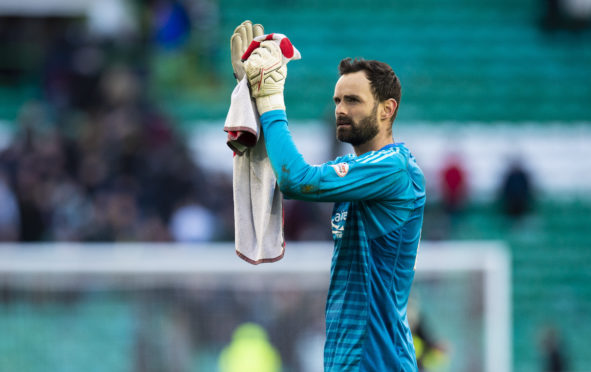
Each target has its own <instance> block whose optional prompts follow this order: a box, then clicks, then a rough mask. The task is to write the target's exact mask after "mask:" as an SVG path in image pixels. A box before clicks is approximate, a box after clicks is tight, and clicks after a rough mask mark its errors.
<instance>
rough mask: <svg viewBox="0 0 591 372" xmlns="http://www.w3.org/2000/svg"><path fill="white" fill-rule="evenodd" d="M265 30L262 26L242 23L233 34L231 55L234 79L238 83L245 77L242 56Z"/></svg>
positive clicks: (246, 22)
mask: <svg viewBox="0 0 591 372" xmlns="http://www.w3.org/2000/svg"><path fill="white" fill-rule="evenodd" d="M264 31H265V29H264V28H263V26H262V25H260V24H255V25H253V24H252V22H250V21H244V22H242V23H241V24H240V25H239V26H238V27H236V29H235V30H234V33H233V34H232V37H231V39H230V54H231V58H232V68H233V69H234V77H235V78H236V81H238V82H240V80H242V78H243V77H244V75H245V72H244V64H243V62H242V60H241V57H242V55H243V54H244V52H246V49H247V48H248V46H249V45H250V43H251V42H252V39H254V38H255V37H257V36H260V35H263V34H264Z"/></svg>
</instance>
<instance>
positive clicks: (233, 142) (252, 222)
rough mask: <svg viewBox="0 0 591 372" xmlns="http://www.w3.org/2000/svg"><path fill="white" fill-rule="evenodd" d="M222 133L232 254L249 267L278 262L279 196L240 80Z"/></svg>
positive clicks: (254, 114)
mask: <svg viewBox="0 0 591 372" xmlns="http://www.w3.org/2000/svg"><path fill="white" fill-rule="evenodd" d="M224 130H225V131H226V132H228V142H227V143H228V146H230V148H232V149H233V150H234V151H235V152H236V154H235V156H234V179H233V187H234V238H235V247H236V253H237V254H238V256H239V257H240V258H242V259H243V260H245V261H246V262H249V263H251V264H254V265H257V264H259V263H263V262H274V261H278V260H280V259H281V258H282V257H283V253H284V251H285V240H284V237H283V196H282V194H281V192H280V191H279V186H278V185H277V179H276V178H275V174H274V173H273V169H272V168H271V163H270V162H269V158H268V157H267V149H266V148H265V141H264V138H263V135H262V131H261V125H260V122H259V115H258V113H257V112H256V108H255V104H254V102H253V101H252V99H251V98H250V93H249V91H248V84H247V82H246V78H244V79H243V80H242V81H241V82H240V83H239V84H238V85H237V86H236V88H234V91H233V92H232V100H231V103H230V110H229V111H228V116H227V117H226V123H225V125H224ZM253 141H254V143H253Z"/></svg>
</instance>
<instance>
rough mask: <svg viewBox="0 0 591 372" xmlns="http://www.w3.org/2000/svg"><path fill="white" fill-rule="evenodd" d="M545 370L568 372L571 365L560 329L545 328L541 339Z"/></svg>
mask: <svg viewBox="0 0 591 372" xmlns="http://www.w3.org/2000/svg"><path fill="white" fill-rule="evenodd" d="M540 351H541V354H542V364H543V369H542V371H543V372H567V371H569V365H568V361H567V359H568V358H567V354H566V351H565V347H564V344H563V342H562V340H561V339H560V335H559V333H558V330H557V329H556V328H554V327H551V326H549V327H547V328H546V329H544V330H543V332H542V336H541V340H540Z"/></svg>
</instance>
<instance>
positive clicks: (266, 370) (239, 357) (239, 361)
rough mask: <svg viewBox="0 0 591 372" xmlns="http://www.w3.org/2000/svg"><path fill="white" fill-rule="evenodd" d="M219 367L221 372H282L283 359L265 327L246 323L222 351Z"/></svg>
mask: <svg viewBox="0 0 591 372" xmlns="http://www.w3.org/2000/svg"><path fill="white" fill-rule="evenodd" d="M218 366H219V371H220V372H281V357H280V356H279V353H278V352H277V350H275V348H274V347H273V345H272V344H271V343H270V342H269V339H268V336H267V332H266V331H265V329H264V328H263V327H261V326H259V325H258V324H255V323H244V324H242V325H240V326H239V327H238V328H236V330H235V331H234V333H233V334H232V342H231V343H230V344H229V345H228V346H227V347H225V348H224V350H222V353H221V354H220V358H219V365H218Z"/></svg>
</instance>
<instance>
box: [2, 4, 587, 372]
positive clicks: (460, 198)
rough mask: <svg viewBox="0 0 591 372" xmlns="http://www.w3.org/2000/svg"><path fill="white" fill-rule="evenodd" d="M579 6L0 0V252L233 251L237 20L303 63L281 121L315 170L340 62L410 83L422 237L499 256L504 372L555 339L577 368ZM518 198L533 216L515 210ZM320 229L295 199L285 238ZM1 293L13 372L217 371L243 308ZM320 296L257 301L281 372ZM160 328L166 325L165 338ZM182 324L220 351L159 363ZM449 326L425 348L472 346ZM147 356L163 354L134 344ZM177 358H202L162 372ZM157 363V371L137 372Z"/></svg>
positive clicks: (201, 349)
mask: <svg viewBox="0 0 591 372" xmlns="http://www.w3.org/2000/svg"><path fill="white" fill-rule="evenodd" d="M589 8H590V5H589V2H588V1H566V0H565V1H533V0H523V1H509V0H495V1H492V0H482V1H468V0H446V1H434V0H418V1H414V2H412V3H408V2H387V3H385V2H378V1H349V0H347V1H332V0H330V1H314V0H303V1H298V0H290V1H283V2H273V1H259V2H256V3H250V2H243V1H237V0H219V1H213V0H201V1H191V2H189V1H186V2H183V1H178V2H175V1H172V0H171V1H165V0H163V1H156V0H154V1H132V0H129V1H124V0H121V1H119V0H109V1H101V2H92V1H86V0H52V1H44V2H39V1H34V0H21V1H19V2H12V1H0V121H1V124H2V125H1V126H0V129H1V136H0V140H1V141H0V143H1V144H2V149H3V150H2V154H1V156H0V163H1V166H2V167H1V169H0V180H1V182H0V199H1V200H2V209H3V211H2V213H1V216H0V224H1V225H0V235H1V237H2V240H3V241H6V242H7V243H6V245H5V248H2V249H14V245H13V244H11V242H17V243H22V244H21V245H19V247H21V248H22V249H30V247H31V245H30V243H35V242H43V243H54V242H55V243H58V244H59V243H60V242H115V243H124V242H145V243H153V242H159V243H164V244H165V245H166V244H167V243H170V242H174V241H182V242H228V241H231V240H232V237H233V230H232V229H233V218H232V204H231V199H230V198H229V195H231V178H230V175H231V154H230V153H229V150H227V148H226V147H225V144H224V141H225V137H224V133H223V132H222V130H221V128H222V126H223V119H224V116H225V112H226V110H227V107H228V102H229V95H230V93H231V90H232V88H233V85H234V81H233V78H232V76H231V67H230V64H229V50H228V46H229V42H228V41H229V36H230V35H231V33H232V31H233V29H234V27H235V26H236V25H237V24H239V23H240V22H242V21H243V20H244V19H252V20H254V21H255V22H259V23H262V24H264V25H265V27H266V30H267V31H278V32H282V33H285V34H287V35H288V36H289V37H290V38H291V40H292V41H293V43H294V44H295V45H296V46H297V47H298V48H299V49H300V51H301V52H302V55H303V59H302V61H298V62H294V63H292V64H290V70H289V78H288V81H287V85H286V103H287V107H288V116H289V118H290V127H291V128H292V130H293V131H294V133H295V135H296V141H297V143H298V145H299V146H300V147H301V148H302V151H304V153H305V154H306V156H307V159H309V160H310V161H312V162H315V161H323V160H327V159H329V158H331V157H332V156H334V155H336V154H338V153H341V152H343V151H347V148H346V147H342V146H340V145H338V144H337V143H335V141H334V139H333V135H332V126H331V123H332V119H331V116H332V99H331V97H332V96H331V94H332V91H333V86H334V83H335V81H336V79H337V77H338V76H337V74H336V66H337V64H338V62H339V61H340V59H342V58H344V57H357V56H360V57H364V58H368V59H371V58H375V59H380V60H384V61H386V62H388V63H390V64H391V65H392V66H393V67H394V69H395V71H396V72H397V74H398V75H399V76H400V78H401V81H402V83H403V98H402V102H401V108H400V112H399V115H398V118H397V121H396V127H395V129H394V133H395V136H398V135H399V136H400V139H401V140H402V141H405V142H407V143H408V144H409V147H410V148H411V149H412V150H413V152H414V153H415V155H416V156H417V158H418V161H419V163H421V164H422V165H423V167H424V169H425V172H426V175H427V181H428V187H429V191H430V198H429V204H428V208H427V210H426V217H425V228H424V232H423V239H424V240H428V241H458V240H470V241H473V240H485V241H489V240H494V241H502V242H504V243H505V244H506V246H507V247H508V250H509V252H510V254H511V290H512V295H511V302H512V308H511V314H512V330H511V336H512V341H513V345H512V355H513V359H512V367H513V370H514V371H519V372H522V371H523V372H527V371H540V370H544V369H543V368H544V367H543V366H544V363H545V358H546V354H547V351H546V349H547V346H548V345H549V344H551V343H552V342H551V341H549V340H550V339H551V338H552V336H551V335H556V336H557V339H558V349H559V351H560V352H561V353H563V355H564V358H566V360H567V361H568V368H567V369H565V370H568V371H580V372H582V371H589V370H591V357H590V355H589V353H588V352H587V351H588V348H589V345H590V344H591V336H590V335H591V316H590V315H589V314H590V313H591V277H590V273H591V253H590V252H591V251H590V250H591V234H590V233H589V231H590V227H591V200H590V197H589V191H591V162H590V161H589V158H590V155H591V30H590V28H589V25H590V21H589V17H590V14H591V10H590V9H589ZM514 164H517V165H519V166H520V167H521V168H522V170H523V171H524V173H525V174H526V176H527V179H528V180H529V182H530V185H531V188H529V189H527V188H524V187H523V184H522V183H520V184H519V185H518V186H520V187H517V191H514V190H513V188H512V189H511V192H508V193H503V192H502V190H503V182H504V181H505V180H506V178H507V174H508V173H507V172H508V170H509V169H510V168H511V166H512V165H514ZM445 170H447V171H448V172H447V173H445ZM445 174H447V178H446V176H445ZM450 177H451V178H450ZM446 180H447V181H446ZM458 185H460V186H458ZM513 192H515V193H513ZM516 198H517V199H523V198H531V203H529V204H528V205H525V206H521V205H519V203H517V205H515V204H514V203H512V202H514V201H515V199H516ZM507 203H509V204H507ZM507 205H511V206H513V208H514V210H515V208H516V210H517V212H515V213H510V212H508V210H507ZM522 209H523V212H522V213H520V211H521V210H522ZM329 213H330V208H329V207H328V206H326V205H315V204H309V203H294V202H287V203H286V234H287V236H288V238H289V240H290V241H326V240H328V239H329V231H328V216H329ZM24 243H27V244H24ZM157 247H161V246H160V245H157V246H154V249H162V248H157ZM21 248H19V249H21ZM80 249H86V248H85V247H81V248H80ZM287 254H289V244H288V253H287ZM6 283H8V281H4V282H3V287H2V297H0V299H1V305H0V323H1V329H2V332H1V334H0V369H1V370H7V371H12V370H31V371H36V370H48V369H49V370H57V371H60V370H64V371H65V370H80V369H85V370H90V369H91V368H90V367H89V364H92V365H93V367H92V368H93V369H96V370H122V371H123V370H147V371H150V370H154V371H158V370H195V369H196V370H208V369H207V368H210V367H203V366H211V365H216V363H217V354H218V353H219V351H220V349H221V347H222V345H224V344H227V343H228V342H229V341H230V339H229V334H230V333H231V331H232V329H233V328H234V326H235V325H236V322H237V321H236V320H235V319H233V318H232V314H231V311H230V310H228V309H240V308H241V304H242V305H244V302H245V300H244V299H243V298H242V297H243V296H244V295H243V294H240V293H234V292H235V290H232V289H227V288H226V289H224V290H223V291H212V290H209V291H208V290H201V291H198V292H197V293H196V294H195V295H194V296H191V297H190V300H188V299H187V298H188V297H187V294H186V293H185V294H179V293H177V292H174V291H167V290H165V289H161V290H160V291H158V290H155V289H152V291H150V292H146V293H144V292H142V291H132V292H125V291H123V292H115V293H107V294H105V293H102V292H100V291H99V293H94V292H93V293H91V294H84V295H81V294H80V293H78V292H77V291H76V290H71V291H65V292H64V293H60V294H59V295H48V294H47V293H46V292H45V291H44V290H39V289H37V290H35V289H33V290H25V291H22V290H16V289H14V288H12V287H11V286H10V285H9V284H6ZM456 285H458V284H456ZM462 288H464V287H461V286H460V287H454V286H453V285H452V289H449V290H450V291H454V290H455V291H460V292H461V291H462ZM464 289H465V288H464ZM224 291H225V292H224ZM233 291H234V292H233ZM323 295H324V291H323V290H322V288H320V289H315V290H314V291H311V292H309V293H307V292H306V293H299V294H297V295H293V293H291V294H290V292H289V291H285V290H284V292H281V291H280V293H279V294H278V295H277V297H280V298H281V299H283V300H285V301H278V300H277V299H273V298H272V296H267V297H265V296H264V295H262V294H260V296H261V297H260V302H261V303H264V304H267V307H269V308H271V309H272V311H273V312H274V313H275V314H276V319H275V321H274V322H271V323H272V325H273V326H274V327H276V328H275V329H274V328H273V327H272V326H268V327H266V328H267V331H268V332H269V335H270V337H271V341H272V342H273V343H274V344H275V345H276V347H277V348H278V349H279V350H280V351H281V354H282V358H283V359H284V369H285V370H305V367H304V366H302V365H301V364H300V365H299V366H297V363H296V362H294V360H296V359H297V358H296V356H293V355H290V353H293V354H297V353H296V352H295V351H293V350H292V349H289V347H288V346H286V345H285V340H284V338H282V337H281V334H282V333H286V332H288V331H287V330H286V329H289V330H291V331H293V332H295V330H297V329H298V327H304V326H306V327H308V326H309V325H310V323H315V322H316V323H317V322H318V319H317V318H316V317H315V316H317V315H318V314H316V315H314V314H312V315H310V314H307V315H306V316H307V318H306V319H304V320H299V321H301V322H302V323H293V322H292V323H290V321H289V319H290V315H294V313H298V312H299V313H302V312H305V311H304V310H303V309H302V308H306V304H309V303H316V305H317V306H316V307H315V308H314V309H319V310H318V311H320V312H321V311H322V301H323ZM431 295H433V293H431ZM439 296H443V293H441V292H440V293H439ZM455 296H460V297H454V299H457V298H461V296H462V295H461V294H459V295H458V294H457V293H456V294H455ZM128 297H129V298H133V301H135V302H139V303H142V301H143V303H147V304H154V305H149V306H146V308H148V309H151V311H145V312H142V316H141V317H140V318H141V322H140V324H142V325H141V326H137V324H136V323H134V322H133V321H132V319H133V318H134V315H132V314H131V312H132V310H131V309H132V308H131V307H130V306H128V304H127V302H126V301H127V298H128ZM212 298H214V299H216V301H215V306H213V309H214V310H212V309H211V308H208V310H204V311H207V312H212V311H218V312H219V313H220V314H221V315H220V316H219V318H218V319H217V323H215V324H216V325H219V327H217V328H216V327H211V324H209V326H208V324H202V323H204V322H205V321H203V320H201V321H200V320H199V319H200V318H199V309H200V308H199V306H203V303H208V301H209V300H211V299H212ZM163 303H166V304H172V305H170V307H166V306H164V305H163ZM175 304H176V305H175ZM285 304H287V305H285ZM177 305H178V306H177ZM208 306H210V305H208ZM263 306H264V305H263ZM425 307H426V308H427V309H423V311H425V312H426V317H427V318H428V320H429V323H431V324H432V327H433V328H435V329H437V324H438V323H443V321H442V320H441V319H437V318H435V319H429V312H428V310H429V309H428V306H425ZM160 308H164V309H165V310H162V311H158V309H160ZM155 309H156V310H155ZM222 309H225V310H222ZM308 311H309V312H310V313H313V311H312V310H311V309H308ZM162 314H165V315H162ZM166 314H167V315H166ZM191 314H192V315H191ZM300 315H301V314H300ZM320 315H321V314H320ZM456 315H457V314H456ZM294 316H295V315H294ZM457 317H461V316H460V315H457ZM194 318H196V319H194ZM106 319H108V320H109V321H106ZM170 319H176V320H175V321H174V322H173V323H174V324H172V325H169V326H166V325H162V324H163V323H166V322H167V321H168V320H170ZM277 319H281V322H280V321H279V320H277ZM298 319H302V318H298ZM450 319H451V318H450ZM450 319H447V320H446V321H449V322H450V323H452V324H453V319H452V320H450ZM464 319H467V318H464ZM175 322H178V324H177V323H175ZM279 323H281V324H287V325H288V326H287V328H286V329H281V328H280V327H278V326H277V324H279ZM468 323H470V322H469V321H466V324H468ZM187 324H190V325H191V327H196V328H197V329H198V330H199V332H201V334H208V332H209V333H211V334H209V336H211V337H210V338H209V339H210V340H213V342H212V343H209V344H204V345H199V344H198V343H197V342H195V341H194V340H193V344H192V345H193V346H192V348H186V347H185V349H183V347H179V348H177V349H181V351H178V350H176V349H175V350H174V351H170V350H169V351H170V353H169V352H168V351H167V350H168V349H167V348H168V347H170V345H171V344H174V345H176V344H175V342H177V343H178V344H179V345H185V344H184V343H183V342H181V341H179V340H178V338H179V337H180V336H179V337H176V338H175V337H174V336H170V335H168V336H163V335H162V333H163V332H169V333H171V332H172V331H171V329H177V328H183V327H187ZM61 327H67V328H69V329H72V331H71V332H72V333H71V334H70V336H69V337H68V338H67V340H64V342H61V343H60V342H56V341H55V340H54V339H55V337H57V335H59V334H60V329H61ZM136 327H140V328H141V329H142V330H143V332H139V333H141V335H138V334H137V333H138V332H137V330H135V331H134V329H135V328H136ZM314 327H316V328H317V327H322V325H318V324H314ZM189 328H190V327H189ZM462 328H463V327H462V324H461V323H458V327H456V328H455V329H452V328H451V327H448V329H447V331H448V332H452V333H453V334H445V333H444V334H441V333H439V334H437V337H438V338H439V339H441V340H442V342H444V343H445V339H446V338H453V337H455V338H460V339H461V338H465V339H470V331H469V329H462ZM465 328H469V327H467V326H466V327H465ZM163 330H164V331H163ZM10 335H18V337H16V338H15V337H12V336H10ZM97 335H98V336H97ZM185 337H188V338H191V337H193V338H196V336H194V335H189V336H187V335H185ZM310 337H311V339H314V338H313V336H310ZM58 338H59V337H58ZM137 339H140V341H137ZM153 339H158V340H159V341H157V342H156V341H152V342H151V343H150V342H149V341H146V340H153ZM171 340H172V341H171ZM66 341H67V342H66ZM173 341H174V342H173ZM310 342H312V341H310ZM316 342H318V341H316ZM312 344H313V343H310V345H312ZM48 345H52V347H51V348H50V347H49V346H48ZM138 345H139V346H138ZM185 346H186V345H185ZM170 349H171V350H172V349H174V348H173V347H170ZM195 350H197V351H195ZM286 350H291V351H286ZM174 353H177V354H179V353H180V354H182V353H184V354H183V355H184V356H183V357H178V355H177V358H176V359H177V360H178V359H179V358H180V359H183V358H184V359H186V360H193V362H191V363H187V364H186V365H177V366H176V367H175V368H176V369H173V368H172V367H171V365H172V364H174V363H172V362H170V358H172V357H171V356H170V355H176V354H174ZM455 353H456V355H457V354H461V352H460V351H458V350H455ZM105 354H109V355H111V357H110V358H108V359H104V358H103V357H102V355H105ZM149 354H155V355H157V357H156V360H157V361H158V363H160V364H158V363H156V362H154V363H152V362H150V363H146V362H145V360H147V359H146V355H149ZM130 355H131V356H130ZM187 355H189V356H187ZM195 355H197V356H195ZM60 358H61V359H60ZM167 358H168V359H167ZM173 359H174V358H173ZM195 360H198V361H197V362H195ZM101 363H102V368H101ZM208 363H209V364H208ZM290 363H291V364H290ZM97 364H98V365H97ZM187 365H190V366H191V367H188V366H187ZM48 366H49V367H48ZM106 366H109V367H106ZM200 366H201V367H200ZM199 368H201V369H199ZM290 368H291V369H290ZM439 368H440V369H442V370H444V368H445V367H441V366H440V367H439ZM467 370H470V369H469V368H468V369H467ZM472 370H478V368H475V369H472Z"/></svg>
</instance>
